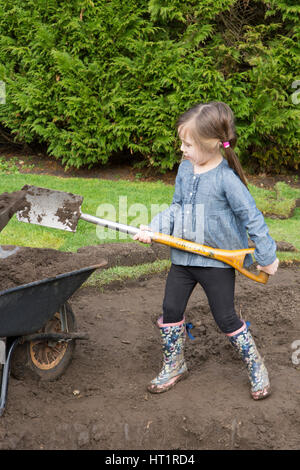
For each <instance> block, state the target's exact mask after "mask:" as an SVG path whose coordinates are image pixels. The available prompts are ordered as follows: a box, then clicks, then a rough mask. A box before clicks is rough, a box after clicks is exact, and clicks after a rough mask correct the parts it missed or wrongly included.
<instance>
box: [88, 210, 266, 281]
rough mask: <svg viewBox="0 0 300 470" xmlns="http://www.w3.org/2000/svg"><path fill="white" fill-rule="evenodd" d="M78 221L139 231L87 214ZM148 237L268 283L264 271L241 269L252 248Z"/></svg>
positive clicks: (131, 232) (154, 234)
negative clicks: (217, 245)
mask: <svg viewBox="0 0 300 470" xmlns="http://www.w3.org/2000/svg"><path fill="white" fill-rule="evenodd" d="M80 219H82V220H85V221H86V222H90V223H93V224H96V225H101V226H102V227H106V228H110V229H113V230H118V231H120V232H124V233H128V234H129V235H136V234H137V233H138V232H139V231H140V229H138V228H136V227H132V226H130V225H125V224H120V223H118V222H112V221H110V220H106V219H100V218H99V217H94V216H92V215H89V214H81V215H80ZM149 237H150V238H151V240H152V241H154V242H156V243H160V244H161V245H167V246H170V247H172V248H178V249H179V250H183V251H188V252H190V253H196V254H198V255H202V256H206V257H208V258H212V259H217V260H219V261H223V262H224V263H226V264H229V265H230V266H232V267H233V268H235V269H237V270H238V271H239V272H240V273H241V274H243V275H244V276H246V277H248V278H249V279H252V280H253V281H256V282H260V283H261V284H266V283H267V282H268V279H269V275H268V274H267V273H265V272H264V271H260V273H259V274H255V273H252V272H250V271H248V270H247V269H246V268H244V267H243V264H244V259H245V256H246V255H247V254H248V253H253V252H254V248H245V249H242V250H222V249H219V248H212V247H210V246H206V245H201V244H200V243H195V242H190V241H188V240H184V239H182V238H177V237H173V236H172V235H165V234H164V233H159V232H152V231H149Z"/></svg>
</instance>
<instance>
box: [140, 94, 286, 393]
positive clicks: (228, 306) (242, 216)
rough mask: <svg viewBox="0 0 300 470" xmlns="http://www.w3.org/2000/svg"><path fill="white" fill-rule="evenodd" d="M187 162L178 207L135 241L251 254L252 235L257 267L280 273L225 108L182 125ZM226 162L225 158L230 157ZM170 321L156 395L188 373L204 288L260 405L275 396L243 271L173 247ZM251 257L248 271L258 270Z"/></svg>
mask: <svg viewBox="0 0 300 470" xmlns="http://www.w3.org/2000/svg"><path fill="white" fill-rule="evenodd" d="M177 129H178V134H179V137H180V139H181V142H182V145H181V151H182V153H183V160H182V162H181V163H180V165H179V169H178V173H177V176H176V182H175V192H174V197H173V201H172V204H171V205H170V207H169V208H168V209H167V210H165V211H163V212H161V213H160V214H158V215H157V216H156V217H154V218H153V220H152V221H151V224H150V227H146V226H141V227H140V231H139V233H138V234H137V235H135V236H134V239H135V240H139V241H141V242H144V243H150V242H151V238H150V236H149V232H147V231H148V230H152V231H154V232H161V233H166V234H169V235H170V234H171V235H174V236H176V237H179V238H184V239H186V240H191V241H195V242H198V243H202V244H204V245H208V246H211V247H214V248H223V249H226V250H238V249H242V248H248V235H249V237H250V238H251V240H253V242H255V252H254V257H255V259H256V261H257V262H258V266H257V268H258V269H260V270H262V271H265V272H266V273H268V274H271V275H272V274H275V272H276V270H277V267H278V259H277V258H276V244H275V242H274V240H273V239H272V238H271V237H270V235H269V231H268V227H267V226H266V224H265V222H264V218H263V215H262V214H261V212H260V211H259V210H258V209H257V207H256V205H255V201H254V199H253V197H252V196H251V194H250V193H249V191H248V189H247V182H246V178H245V176H244V174H243V170H242V167H241V164H240V162H239V160H238V158H237V156H236V154H235V152H234V150H233V149H234V147H235V145H236V141H237V136H236V131H235V125H234V116H233V113H232V111H231V109H230V108H229V106H228V105H226V104H225V103H222V102H209V103H204V104H198V105H196V106H194V107H192V108H191V109H189V110H188V111H187V112H185V113H184V114H183V115H182V116H180V118H179V120H178V123H177ZM224 157H225V158H224ZM171 261H172V265H171V269H170V271H169V274H168V277H167V282H166V287H165V296H164V301H163V315H162V317H160V318H159V320H158V326H159V328H160V332H161V337H162V342H163V367H162V370H161V372H160V373H159V374H158V376H157V377H155V379H153V380H152V381H151V383H150V384H149V386H148V390H149V391H150V392H151V393H162V392H165V391H167V390H169V389H170V388H172V387H174V385H175V384H176V383H177V382H178V381H179V380H181V379H183V378H184V377H186V375H187V366H186V363H185V359H184V342H185V319H184V312H185V308H186V305H187V302H188V300H189V298H190V296H191V293H192V291H193V289H194V287H195V286H196V284H197V283H199V284H200V285H201V286H202V288H203V289H204V291H205V293H206V295H207V298H208V302H209V305H210V309H211V311H212V314H213V316H214V319H215V321H216V323H217V325H218V327H219V328H220V330H221V331H222V332H223V333H225V335H227V337H228V338H229V341H230V342H231V344H232V345H233V347H234V348H235V349H236V350H237V352H238V353H239V354H240V356H241V358H242V360H243V361H244V362H245V365H246V368H247V371H248V375H249V379H250V383H251V395H252V397H253V398H254V399H255V400H258V399H261V398H265V397H267V396H268V395H269V394H270V383H269V378H268V372H267V369H266V367H265V365H264V363H263V360H262V358H261V356H260V354H259V352H258V350H257V348H256V345H255V343H254V340H253V337H252V335H251V333H250V331H249V329H248V326H247V324H246V322H245V321H244V320H241V319H240V318H239V317H238V315H237V314H236V311H235V307H234V284H235V270H234V269H233V268H232V267H230V266H229V265H227V264H225V263H223V262H221V261H218V260H214V259H211V258H207V257H203V256H201V255H198V254H193V253H188V252H184V251H181V250H178V249H174V248H172V249H171ZM252 262H253V261H252V257H251V255H247V256H246V258H245V262H244V266H245V267H248V266H250V265H251V264H252Z"/></svg>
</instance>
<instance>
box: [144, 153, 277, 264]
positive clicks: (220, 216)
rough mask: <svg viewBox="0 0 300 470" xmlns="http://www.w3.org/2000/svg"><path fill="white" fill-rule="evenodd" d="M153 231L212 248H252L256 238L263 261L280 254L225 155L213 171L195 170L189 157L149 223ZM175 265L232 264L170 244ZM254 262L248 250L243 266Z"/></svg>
mask: <svg viewBox="0 0 300 470" xmlns="http://www.w3.org/2000/svg"><path fill="white" fill-rule="evenodd" d="M150 228H151V230H153V231H154V232H160V233H165V234H167V235H173V236H174V237H179V238H183V239H185V240H190V241H193V242H196V243H201V244H203V245H207V246H211V247H213V248H223V249H226V250H239V249H242V248H248V236H249V237H250V239H251V240H252V241H253V242H254V243H255V251H254V257H255V259H256V261H257V262H258V263H259V264H260V265H261V266H267V265H268V264H271V263H273V261H275V259H276V243H275V241H274V240H273V239H272V238H271V237H270V235H269V230H268V227H267V225H266V223H265V221H264V217H263V215H262V213H261V212H260V211H259V210H258V209H257V207H256V204H255V201H254V199H253V197H252V196H251V194H250V192H249V191H248V189H247V188H246V186H245V185H244V184H243V183H242V181H241V180H240V178H239V177H238V176H237V174H236V173H235V172H234V171H233V170H232V169H231V168H230V167H229V165H228V162H227V160H226V159H224V158H223V160H222V162H221V163H220V164H219V165H218V166H217V167H216V168H213V169H212V170H208V171H207V172H206V173H203V174H194V167H193V164H192V163H191V162H190V161H188V160H184V161H183V162H182V163H181V164H180V165H179V168H178V173H177V176H176V181H175V191H174V196H173V201H172V203H171V205H170V206H169V208H168V209H166V210H164V211H162V212H160V213H159V214H157V215H156V216H155V217H154V218H153V219H152V221H151V223H150ZM171 261H172V263H173V264H179V265H183V266H212V267H220V268H230V266H229V265H228V264H226V263H223V262H222V261H218V260H214V259H211V258H207V257H204V256H201V255H198V254H194V253H188V252H185V251H182V250H179V249H176V248H171ZM252 263H253V259H252V256H251V255H250V254H248V255H246V257H245V261H244V267H249V266H250V265H251V264H252Z"/></svg>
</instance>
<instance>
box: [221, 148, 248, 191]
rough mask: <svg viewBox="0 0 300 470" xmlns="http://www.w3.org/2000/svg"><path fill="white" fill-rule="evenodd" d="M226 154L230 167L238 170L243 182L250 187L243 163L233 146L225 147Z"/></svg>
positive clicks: (237, 172)
mask: <svg viewBox="0 0 300 470" xmlns="http://www.w3.org/2000/svg"><path fill="white" fill-rule="evenodd" d="M224 155H225V158H226V160H227V162H228V165H229V166H230V168H232V169H233V170H234V171H235V172H236V174H237V175H238V176H239V178H240V180H241V181H242V183H244V185H245V186H246V188H248V184H247V179H246V176H245V173H244V171H243V168H242V165H241V163H240V161H239V159H238V157H237V155H236V153H235V151H234V150H233V149H232V148H231V147H225V148H224Z"/></svg>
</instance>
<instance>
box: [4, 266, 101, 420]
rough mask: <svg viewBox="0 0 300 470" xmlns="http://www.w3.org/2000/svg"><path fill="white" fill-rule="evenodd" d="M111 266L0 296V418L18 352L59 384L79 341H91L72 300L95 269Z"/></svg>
mask: <svg viewBox="0 0 300 470" xmlns="http://www.w3.org/2000/svg"><path fill="white" fill-rule="evenodd" d="M106 264H107V262H106V261H105V260H102V261H101V263H99V264H97V265H94V266H88V267H85V268H82V269H78V270H76V271H71V272H66V273H63V274H59V275H58V276H55V277H51V278H47V279H41V280H39V281H35V282H31V283H28V284H23V285H21V286H18V287H14V288H11V289H7V290H5V291H1V292H0V364H2V377H1V397H0V416H2V415H3V413H4V410H5V405H6V398H7V391H8V382H9V376H10V372H11V363H12V358H13V356H14V355H15V354H16V355H17V356H18V354H17V352H18V349H21V357H22V361H21V364H22V362H23V363H24V364H26V366H29V367H30V369H31V370H32V371H33V373H34V374H35V375H37V376H38V377H39V378H40V379H42V380H55V379H57V378H58V377H59V376H61V375H62V374H63V373H64V372H65V370H66V368H67V367H68V365H69V364H70V362H71V359H72V354H73V351H74V348H75V341H76V340H79V339H82V340H86V339H88V335H87V334H86V333H83V332H78V331H76V320H75V316H74V313H73V311H72V308H71V306H70V304H69V303H68V299H69V298H70V297H71V296H72V294H73V293H74V292H75V291H76V290H77V289H78V288H79V287H80V286H81V285H82V284H83V282H84V281H85V280H86V279H88V277H89V276H90V275H91V274H92V273H93V272H94V271H95V270H96V269H99V268H101V267H103V266H104V265H106ZM18 346H19V348H18ZM14 352H15V354H14ZM16 370H17V367H16Z"/></svg>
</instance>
